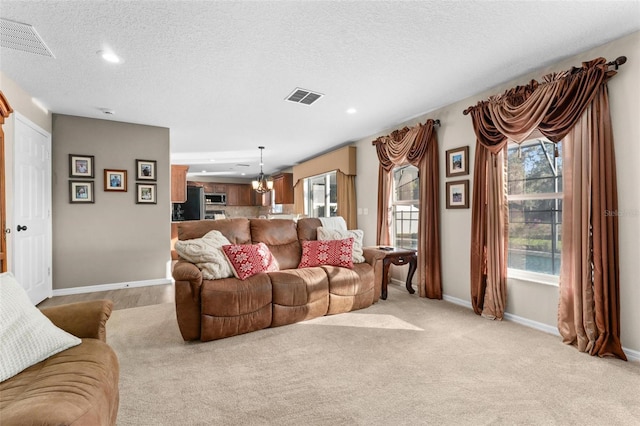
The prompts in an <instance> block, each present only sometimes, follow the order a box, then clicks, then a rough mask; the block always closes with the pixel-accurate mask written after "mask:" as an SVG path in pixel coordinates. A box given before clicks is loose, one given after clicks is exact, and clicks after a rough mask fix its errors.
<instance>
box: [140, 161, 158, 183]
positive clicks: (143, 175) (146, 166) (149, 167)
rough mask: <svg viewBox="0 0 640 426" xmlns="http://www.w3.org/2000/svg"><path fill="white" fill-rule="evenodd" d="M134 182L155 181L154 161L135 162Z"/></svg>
mask: <svg viewBox="0 0 640 426" xmlns="http://www.w3.org/2000/svg"><path fill="white" fill-rule="evenodd" d="M136 180H156V161H155V160H136Z"/></svg>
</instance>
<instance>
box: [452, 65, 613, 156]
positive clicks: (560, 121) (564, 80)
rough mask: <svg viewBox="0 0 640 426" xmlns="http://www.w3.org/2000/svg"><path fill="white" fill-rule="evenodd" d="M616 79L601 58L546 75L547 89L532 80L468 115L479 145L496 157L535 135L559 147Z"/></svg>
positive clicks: (493, 97)
mask: <svg viewBox="0 0 640 426" xmlns="http://www.w3.org/2000/svg"><path fill="white" fill-rule="evenodd" d="M615 74H616V71H613V70H609V64H607V61H606V60H605V59H604V58H597V59H594V60H592V61H589V62H583V64H582V67H581V68H575V67H574V68H572V69H571V70H568V71H563V72H559V73H553V74H549V75H546V76H544V77H543V82H542V83H539V82H537V81H535V80H532V81H531V82H530V83H529V84H528V85H526V86H517V87H515V88H513V89H510V90H507V91H506V92H504V93H503V94H500V95H496V96H492V97H490V98H489V99H488V100H486V101H480V102H478V104H477V105H475V106H471V107H469V108H467V109H466V110H465V111H464V114H465V115H466V114H471V117H472V120H473V124H474V126H473V127H474V130H475V132H476V137H477V139H478V143H480V144H481V145H483V146H484V147H486V148H487V149H488V150H489V151H490V152H491V153H493V154H495V153H497V152H499V151H500V150H501V149H502V148H503V147H504V146H505V144H506V143H507V141H508V140H514V141H516V142H518V143H520V142H523V141H525V140H527V139H528V138H529V135H530V134H531V132H533V131H534V130H536V129H538V130H539V131H540V133H542V134H543V135H544V136H546V137H547V138H548V139H549V140H551V141H553V142H559V141H561V140H562V139H563V138H564V137H565V136H566V135H567V133H569V131H570V130H571V129H572V128H573V127H574V126H575V124H576V123H577V122H578V120H579V119H580V117H581V116H582V114H583V113H584V111H585V109H586V108H587V106H588V105H589V104H591V102H592V101H593V99H594V97H595V96H596V94H597V93H598V90H599V88H600V86H601V85H602V84H604V83H606V82H607V81H608V80H609V79H610V78H611V77H613V76H614V75H615Z"/></svg>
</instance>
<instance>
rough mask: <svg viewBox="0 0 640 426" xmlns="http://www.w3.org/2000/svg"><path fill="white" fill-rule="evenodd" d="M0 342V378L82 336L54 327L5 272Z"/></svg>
mask: <svg viewBox="0 0 640 426" xmlns="http://www.w3.org/2000/svg"><path fill="white" fill-rule="evenodd" d="M0 342H1V344H0V382H2V381H4V380H7V379H9V378H11V377H13V376H15V375H16V374H18V373H20V372H21V371H22V370H24V369H26V368H29V367H31V366H32V365H34V364H37V363H39V362H40V361H43V360H45V359H47V358H49V357H50V356H52V355H55V354H57V353H58V352H62V351H64V350H65V349H69V348H70V347H73V346H77V345H79V344H80V343H82V340H80V339H78V338H77V337H75V336H74V335H72V334H69V333H67V332H66V331H64V330H62V329H60V328H58V327H56V326H55V325H54V324H53V323H52V322H51V321H50V320H49V318H47V317H45V316H44V314H43V313H42V312H40V310H39V309H38V308H36V307H35V306H33V304H32V303H31V300H29V296H27V293H26V292H25V291H24V289H23V288H22V286H21V285H20V284H19V283H18V282H17V281H16V280H15V278H14V276H13V275H12V274H11V273H9V272H5V273H3V274H0Z"/></svg>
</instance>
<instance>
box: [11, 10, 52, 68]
mask: <svg viewBox="0 0 640 426" xmlns="http://www.w3.org/2000/svg"><path fill="white" fill-rule="evenodd" d="M0 46H2V47H6V48H8V49H14V50H20V51H22V52H27V53H33V54H35V55H40V56H49V57H51V58H55V56H53V53H51V50H49V48H48V47H47V45H46V44H44V41H43V40H42V39H41V38H40V35H39V34H38V32H37V31H36V29H35V28H33V26H31V25H28V24H21V23H19V22H13V21H9V20H8V19H2V18H0Z"/></svg>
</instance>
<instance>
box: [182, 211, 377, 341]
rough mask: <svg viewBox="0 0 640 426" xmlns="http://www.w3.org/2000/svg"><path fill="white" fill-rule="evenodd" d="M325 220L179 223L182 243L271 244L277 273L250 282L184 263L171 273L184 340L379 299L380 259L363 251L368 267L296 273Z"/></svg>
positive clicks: (222, 335)
mask: <svg viewBox="0 0 640 426" xmlns="http://www.w3.org/2000/svg"><path fill="white" fill-rule="evenodd" d="M320 226H322V223H321V222H320V220H319V219H316V218H305V219H300V220H299V221H298V222H294V221H293V220H287V219H247V218H234V219H223V220H201V221H189V222H181V223H180V224H179V225H178V239H179V240H190V239H194V238H201V237H203V236H204V235H205V234H207V233H208V232H210V231H212V230H217V231H220V232H221V233H222V234H223V235H224V236H225V237H226V238H227V239H228V240H229V241H230V242H231V244H257V243H259V242H262V243H264V244H266V245H267V247H268V248H269V250H270V251H271V253H272V254H273V256H274V257H275V259H276V260H277V262H278V264H279V271H276V272H263V273H259V274H256V275H253V276H251V277H249V278H247V279H245V280H240V279H237V278H233V277H232V278H222V279H214V280H205V279H203V277H202V273H201V271H200V270H199V269H198V267H197V266H196V265H195V264H193V263H190V262H188V261H186V260H184V259H182V258H180V259H179V260H178V262H177V263H176V264H175V266H174V268H173V278H174V279H175V296H176V297H175V303H176V316H177V320H178V326H179V328H180V332H181V334H182V337H183V339H184V340H186V341H189V340H201V341H209V340H215V339H221V338H225V337H230V336H235V335H238V334H243V333H248V332H252V331H256V330H260V329H264V328H267V327H276V326H281V325H286V324H293V323H295V322H299V321H304V320H308V319H311V318H316V317H320V316H323V315H330V314H338V313H343V312H349V311H353V310H357V309H363V308H366V307H368V306H370V305H371V304H373V303H375V302H377V301H378V299H379V298H380V292H381V288H380V283H381V277H382V261H381V260H382V258H383V257H384V253H381V252H380V251H378V250H367V249H366V248H365V249H364V258H365V262H364V263H356V264H354V265H353V269H349V268H344V267H339V266H328V265H322V266H315V267H309V268H298V264H299V263H300V259H301V256H302V248H301V247H302V245H301V241H303V240H307V241H309V240H316V239H317V231H316V230H317V228H318V227H320Z"/></svg>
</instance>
